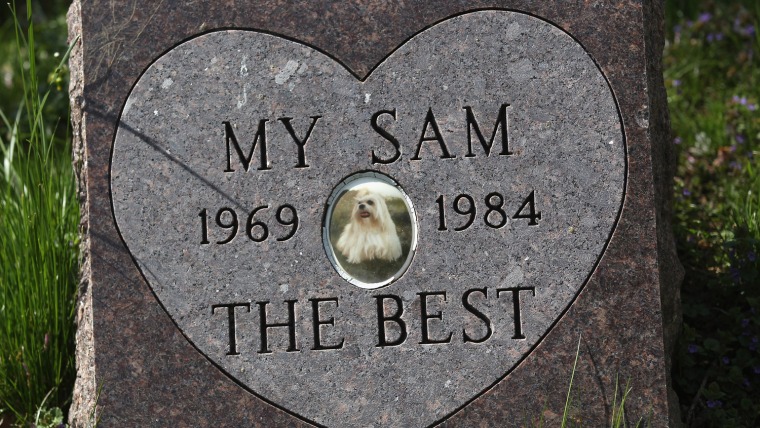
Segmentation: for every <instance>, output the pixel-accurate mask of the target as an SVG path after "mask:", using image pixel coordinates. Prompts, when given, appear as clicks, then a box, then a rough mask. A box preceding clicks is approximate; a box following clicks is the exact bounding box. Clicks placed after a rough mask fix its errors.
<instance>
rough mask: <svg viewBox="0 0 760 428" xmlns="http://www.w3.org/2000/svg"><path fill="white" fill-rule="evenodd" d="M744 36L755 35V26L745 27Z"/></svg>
mask: <svg viewBox="0 0 760 428" xmlns="http://www.w3.org/2000/svg"><path fill="white" fill-rule="evenodd" d="M744 34H746V35H748V36H754V35H755V26H754V25H747V26H746V27H744Z"/></svg>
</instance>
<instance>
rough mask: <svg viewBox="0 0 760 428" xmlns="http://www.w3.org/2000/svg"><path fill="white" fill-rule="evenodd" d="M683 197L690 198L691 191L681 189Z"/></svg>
mask: <svg viewBox="0 0 760 428" xmlns="http://www.w3.org/2000/svg"><path fill="white" fill-rule="evenodd" d="M683 195H684V196H691V191H690V190H689V189H687V188H684V189H683Z"/></svg>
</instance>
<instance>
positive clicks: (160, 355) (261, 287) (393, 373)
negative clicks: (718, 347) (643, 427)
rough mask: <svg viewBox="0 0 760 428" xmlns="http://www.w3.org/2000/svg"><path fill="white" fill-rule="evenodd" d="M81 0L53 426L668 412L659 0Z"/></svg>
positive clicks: (672, 268)
mask: <svg viewBox="0 0 760 428" xmlns="http://www.w3.org/2000/svg"><path fill="white" fill-rule="evenodd" d="M106 3H107V2H100V1H97V0H96V1H90V2H85V1H75V2H74V4H73V5H72V8H71V11H70V14H69V22H70V28H71V30H70V32H71V35H72V38H73V37H75V36H81V39H80V41H79V42H78V45H77V48H76V49H75V51H74V55H73V57H72V60H71V64H72V66H71V68H72V84H71V93H72V108H73V123H74V129H75V139H76V140H77V148H76V154H77V168H78V177H79V179H80V192H81V193H80V194H81V197H82V202H83V221H82V235H83V242H84V257H83V260H84V262H85V263H84V272H83V278H82V287H81V293H80V305H79V309H78V322H79V333H78V367H79V377H78V380H77V387H76V391H75V398H74V403H73V406H72V412H71V418H70V419H71V422H72V423H73V424H74V425H75V426H88V425H90V424H91V423H92V422H93V421H95V420H98V421H99V424H100V425H99V426H111V425H117V424H118V425H122V426H124V425H126V426H212V425H213V426H243V425H254V426H293V425H303V426H308V425H317V426H330V427H333V426H335V427H344V426H345V427H352V426H362V427H365V426H378V427H380V426H405V427H406V426H409V427H411V426H432V425H438V424H449V425H452V426H473V425H485V426H494V425H499V426H522V425H525V424H526V423H530V422H531V421H535V420H538V419H539V418H543V419H545V420H547V421H549V422H552V421H556V420H557V418H559V417H561V413H562V406H563V405H564V402H565V400H564V397H565V394H566V392H567V383H568V382H569V377H570V374H571V371H572V366H573V361H574V360H575V357H576V353H577V354H578V355H579V361H580V362H579V367H578V368H577V369H576V373H575V388H576V394H578V396H580V397H582V398H581V400H582V401H581V402H582V404H583V405H582V406H578V407H577V408H576V409H575V410H574V413H573V414H572V415H571V417H573V418H580V419H582V420H583V421H584V423H588V424H590V425H594V426H595V425H597V424H604V421H606V420H609V417H610V414H611V411H612V410H611V406H612V402H613V400H614V399H615V397H614V392H615V387H616V382H619V383H626V382H630V386H631V387H632V392H631V395H630V396H629V398H628V402H627V413H626V415H627V417H629V418H630V419H631V421H634V422H635V421H636V420H638V419H639V418H644V419H645V420H647V421H649V423H650V424H651V425H652V426H668V425H676V424H677V421H678V415H677V414H676V413H675V410H674V409H676V407H677V406H676V405H675V401H674V400H673V398H672V394H671V393H670V390H669V374H668V373H669V352H670V346H671V345H672V342H673V336H674V331H675V328H677V327H676V326H677V321H678V317H677V314H678V307H677V287H678V283H679V279H680V277H679V275H680V267H679V265H678V263H677V260H676V259H675V255H674V251H673V247H672V241H671V237H670V229H669V224H668V196H667V195H668V192H669V180H670V175H669V174H670V169H669V168H670V165H671V162H672V159H671V156H670V153H669V151H668V148H667V146H666V141H667V140H668V138H667V132H668V123H667V111H666V106H665V100H664V90H663V87H662V82H661V70H660V62H659V61H660V53H661V49H662V34H661V29H660V25H661V23H662V17H661V5H660V4H659V3H657V2H644V3H643V4H642V3H627V2H609V3H604V4H603V3H598V4H595V5H588V4H585V3H578V4H573V5H569V4H568V3H566V2H543V3H542V5H540V6H536V5H535V4H533V3H532V2H521V1H512V2H475V3H473V4H471V5H468V6H462V5H460V4H459V3H456V2H447V3H435V5H433V4H428V3H427V2H419V3H415V4H409V5H401V4H398V5H391V4H386V3H375V2H351V3H344V2H340V3H338V2H336V3H332V2H322V1H319V2H309V3H308V4H300V5H297V4H291V3H285V2H278V1H268V2H250V3H249V4H246V5H241V4H236V5H234V6H229V7H226V6H222V5H218V4H216V2H207V1H195V2H163V3H156V4H153V3H150V4H141V3H139V2H130V1H125V2H122V3H124V4H122V5H120V6H118V7H117V8H112V5H110V4H106ZM118 11H122V12H118ZM578 344H580V347H578Z"/></svg>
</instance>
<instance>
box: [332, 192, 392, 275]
mask: <svg viewBox="0 0 760 428" xmlns="http://www.w3.org/2000/svg"><path fill="white" fill-rule="evenodd" d="M355 199H356V200H355V203H354V207H353V210H352V212H351V221H349V222H348V224H346V226H345V227H344V228H343V232H342V233H341V235H340V238H339V239H338V243H337V245H336V247H337V248H338V250H339V251H340V252H341V253H342V254H343V255H344V256H345V257H346V259H347V260H348V262H349V263H353V264H356V263H361V262H364V261H368V260H373V259H381V260H388V261H393V260H396V259H398V258H399V257H401V241H399V238H398V234H397V233H396V224H395V223H393V219H392V218H391V215H390V213H389V212H388V205H387V204H386V203H385V198H383V197H382V196H381V195H378V194H376V193H372V192H370V191H367V190H360V191H359V193H358V194H357V195H356V198H355ZM360 207H361V208H360ZM363 211H364V212H368V213H369V216H368V217H362V216H361V212H363Z"/></svg>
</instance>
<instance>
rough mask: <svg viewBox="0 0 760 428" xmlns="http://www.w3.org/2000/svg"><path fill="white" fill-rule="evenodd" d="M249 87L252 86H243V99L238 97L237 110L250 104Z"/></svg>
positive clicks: (248, 84)
mask: <svg viewBox="0 0 760 428" xmlns="http://www.w3.org/2000/svg"><path fill="white" fill-rule="evenodd" d="M249 86H250V83H246V84H244V85H243V99H242V100H240V97H238V101H237V108H241V107H243V106H244V105H246V104H248V87H249Z"/></svg>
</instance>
